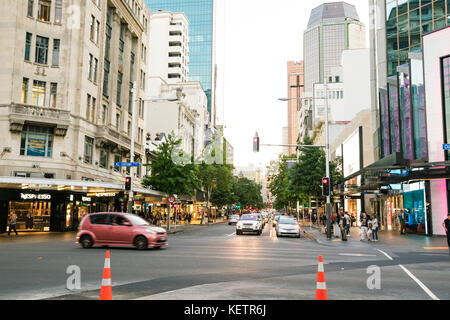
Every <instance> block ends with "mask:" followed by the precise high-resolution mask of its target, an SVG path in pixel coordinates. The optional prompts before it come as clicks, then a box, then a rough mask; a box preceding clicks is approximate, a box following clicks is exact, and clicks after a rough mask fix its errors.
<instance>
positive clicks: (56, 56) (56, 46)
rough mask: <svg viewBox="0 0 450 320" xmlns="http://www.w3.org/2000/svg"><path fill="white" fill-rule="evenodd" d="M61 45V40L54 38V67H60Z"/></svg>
mask: <svg viewBox="0 0 450 320" xmlns="http://www.w3.org/2000/svg"><path fill="white" fill-rule="evenodd" d="M59 47H60V40H59V39H53V59H52V66H53V67H59Z"/></svg>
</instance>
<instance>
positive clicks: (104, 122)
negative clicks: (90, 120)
mask: <svg viewBox="0 0 450 320" xmlns="http://www.w3.org/2000/svg"><path fill="white" fill-rule="evenodd" d="M107 116H108V107H107V106H106V105H105V104H104V105H103V109H102V123H103V124H104V125H106V118H107Z"/></svg>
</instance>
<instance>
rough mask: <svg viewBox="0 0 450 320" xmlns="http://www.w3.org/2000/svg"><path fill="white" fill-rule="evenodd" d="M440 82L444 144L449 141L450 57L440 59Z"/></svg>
mask: <svg viewBox="0 0 450 320" xmlns="http://www.w3.org/2000/svg"><path fill="white" fill-rule="evenodd" d="M441 72H442V81H443V89H444V92H443V95H444V116H445V121H444V123H445V125H446V128H444V135H445V137H444V138H445V139H446V140H445V141H446V143H449V141H450V57H446V58H444V59H442V71H441ZM448 154H449V153H448V151H446V155H447V160H448Z"/></svg>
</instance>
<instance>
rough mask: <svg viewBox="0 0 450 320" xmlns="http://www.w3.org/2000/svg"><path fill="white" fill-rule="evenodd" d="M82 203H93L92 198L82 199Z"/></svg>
mask: <svg viewBox="0 0 450 320" xmlns="http://www.w3.org/2000/svg"><path fill="white" fill-rule="evenodd" d="M81 201H82V202H91V201H92V198H91V197H81Z"/></svg>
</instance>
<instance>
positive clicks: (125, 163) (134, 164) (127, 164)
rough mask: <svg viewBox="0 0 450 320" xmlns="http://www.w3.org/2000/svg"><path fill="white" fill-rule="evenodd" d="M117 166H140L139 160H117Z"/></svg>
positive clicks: (115, 164)
mask: <svg viewBox="0 0 450 320" xmlns="http://www.w3.org/2000/svg"><path fill="white" fill-rule="evenodd" d="M114 166H115V167H126V168H131V167H139V162H116V163H114Z"/></svg>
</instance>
